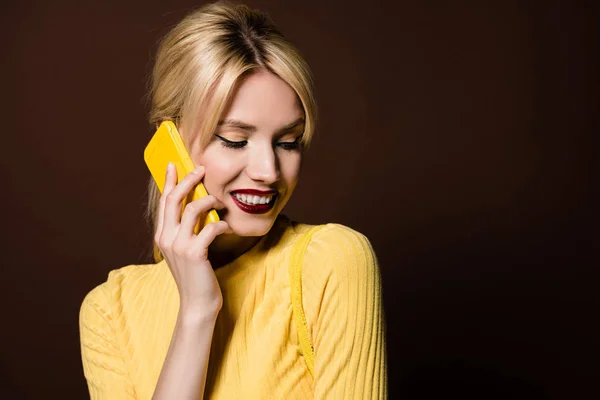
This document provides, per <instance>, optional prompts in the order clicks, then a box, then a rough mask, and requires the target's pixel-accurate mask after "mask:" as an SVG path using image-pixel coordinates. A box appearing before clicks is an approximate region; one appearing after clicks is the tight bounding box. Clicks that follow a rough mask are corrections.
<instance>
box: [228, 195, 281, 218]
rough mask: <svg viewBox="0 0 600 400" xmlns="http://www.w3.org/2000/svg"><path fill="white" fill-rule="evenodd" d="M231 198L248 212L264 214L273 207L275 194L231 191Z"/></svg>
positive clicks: (275, 198)
mask: <svg viewBox="0 0 600 400" xmlns="http://www.w3.org/2000/svg"><path fill="white" fill-rule="evenodd" d="M231 198H232V199H233V202H234V203H235V205H236V206H238V208H239V209H240V210H242V211H244V212H246V213H248V214H264V213H267V212H269V211H270V210H271V209H272V208H273V205H274V204H275V201H276V200H277V195H268V196H253V195H246V194H238V193H232V194H231Z"/></svg>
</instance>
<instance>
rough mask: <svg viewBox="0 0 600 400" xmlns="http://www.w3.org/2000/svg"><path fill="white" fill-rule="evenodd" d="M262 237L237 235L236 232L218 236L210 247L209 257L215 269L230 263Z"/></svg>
mask: <svg viewBox="0 0 600 400" xmlns="http://www.w3.org/2000/svg"><path fill="white" fill-rule="evenodd" d="M261 238H262V236H237V235H234V234H222V235H219V236H217V237H216V238H215V240H213V242H212V243H211V245H210V246H209V247H208V259H209V260H210V263H211V264H212V266H213V269H217V268H219V267H222V266H224V265H227V264H229V263H230V262H232V261H233V260H235V259H236V258H238V257H239V256H241V255H242V254H244V253H246V252H247V251H248V250H250V249H251V248H253V247H254V246H255V245H256V244H257V243H258V242H259V241H260V239H261Z"/></svg>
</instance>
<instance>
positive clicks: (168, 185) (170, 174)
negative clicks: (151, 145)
mask: <svg viewBox="0 0 600 400" xmlns="http://www.w3.org/2000/svg"><path fill="white" fill-rule="evenodd" d="M176 183H177V169H176V168H175V165H173V163H171V162H169V163H168V164H167V171H166V177H165V185H164V187H163V190H162V193H161V195H160V198H159V200H158V216H157V219H156V221H157V225H156V232H155V233H154V237H155V241H156V242H158V238H160V235H161V233H162V229H163V219H164V215H165V200H166V197H167V195H168V194H169V193H170V192H171V190H173V188H174V187H175V185H176ZM157 244H158V243H157Z"/></svg>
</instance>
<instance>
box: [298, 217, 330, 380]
mask: <svg viewBox="0 0 600 400" xmlns="http://www.w3.org/2000/svg"><path fill="white" fill-rule="evenodd" d="M323 227H324V225H317V226H313V227H312V228H310V230H309V231H307V232H305V233H304V234H302V235H301V236H300V237H299V238H298V239H297V240H296V243H294V247H293V248H292V254H291V256H290V280H291V288H292V293H291V295H292V309H293V311H294V322H295V323H296V329H297V330H298V341H299V342H300V349H301V350H302V354H303V355H304V360H305V361H306V366H307V367H308V372H310V374H311V376H313V377H314V375H315V374H314V368H315V367H314V366H315V351H314V348H313V345H312V343H311V341H310V336H309V334H308V325H307V324H306V316H305V315H304V307H303V305H302V264H303V263H304V253H305V252H306V249H307V248H308V244H309V243H310V241H311V239H312V237H313V235H314V234H315V232H316V231H318V230H319V229H321V228H323Z"/></svg>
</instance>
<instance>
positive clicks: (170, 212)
mask: <svg viewBox="0 0 600 400" xmlns="http://www.w3.org/2000/svg"><path fill="white" fill-rule="evenodd" d="M203 177H204V167H199V168H196V169H195V170H194V171H192V172H190V173H189V174H187V175H186V176H185V177H183V179H182V180H181V181H180V182H179V183H178V184H177V185H176V186H175V187H174V188H173V190H171V191H170V192H169V194H167V196H166V198H165V214H164V218H163V221H164V222H163V223H164V225H163V229H169V231H170V232H171V233H172V234H176V233H177V231H178V228H179V219H180V217H181V203H182V201H183V199H185V198H186V196H187V195H188V194H189V193H190V191H191V190H192V189H193V188H194V186H196V185H197V184H198V182H200V181H201V180H202V178H203Z"/></svg>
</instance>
